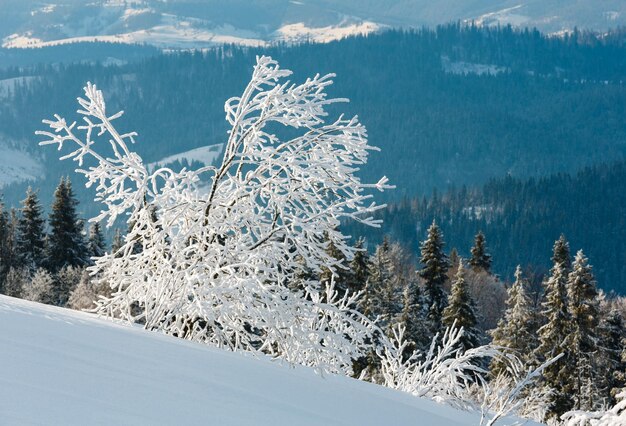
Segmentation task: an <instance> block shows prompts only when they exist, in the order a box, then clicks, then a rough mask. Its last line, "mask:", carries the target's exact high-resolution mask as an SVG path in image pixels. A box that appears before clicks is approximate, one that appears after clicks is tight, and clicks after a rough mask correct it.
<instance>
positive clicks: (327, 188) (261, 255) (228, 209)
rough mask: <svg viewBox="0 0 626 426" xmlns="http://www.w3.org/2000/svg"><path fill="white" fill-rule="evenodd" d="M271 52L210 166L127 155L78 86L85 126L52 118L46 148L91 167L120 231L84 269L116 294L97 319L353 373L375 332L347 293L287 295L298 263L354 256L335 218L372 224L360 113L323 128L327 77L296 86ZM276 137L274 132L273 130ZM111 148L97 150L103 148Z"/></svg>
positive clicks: (108, 118)
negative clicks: (362, 174)
mask: <svg viewBox="0 0 626 426" xmlns="http://www.w3.org/2000/svg"><path fill="white" fill-rule="evenodd" d="M290 74H291V72H290V71H288V70H283V69H281V68H280V67H279V65H278V63H277V62H276V61H274V60H272V59H271V58H269V57H259V58H257V63H256V66H255V67H254V71H253V74H252V79H251V81H250V83H249V84H248V85H247V87H246V88H245V90H244V92H243V94H242V95H241V96H240V97H235V98H231V99H229V100H228V101H227V102H226V104H225V110H226V119H227V121H228V123H229V124H230V125H231V129H230V131H229V132H228V140H227V142H226V144H225V149H224V156H223V159H222V163H221V165H220V166H219V167H213V166H207V167H203V168H200V169H198V170H185V169H183V170H181V171H173V170H171V169H169V168H159V169H157V170H154V171H149V170H148V169H147V167H146V164H144V162H143V160H142V159H141V157H140V156H139V155H137V154H136V153H134V152H132V151H131V150H130V149H129V143H133V142H134V138H135V136H136V135H135V133H122V132H119V131H118V130H117V129H116V128H115V126H114V125H113V121H114V120H116V119H117V118H119V117H120V116H121V115H122V112H118V113H115V114H111V113H108V112H107V111H106V106H105V101H104V97H103V94H102V92H100V91H99V90H97V88H96V87H95V86H94V85H92V84H88V85H87V87H85V98H80V99H79V104H80V107H81V109H79V111H78V113H79V114H80V115H82V118H83V122H82V124H81V125H77V123H75V122H67V121H66V120H65V119H64V118H61V117H60V116H58V115H56V116H55V118H54V119H53V120H45V121H44V123H46V124H47V125H49V126H50V128H51V131H41V132H38V134H40V135H43V136H45V137H46V140H44V141H43V142H41V144H42V145H48V144H53V145H57V147H58V148H59V149H63V148H64V146H65V145H66V144H72V145H74V148H73V151H72V152H70V153H68V154H66V155H64V156H63V157H62V159H72V160H74V161H76V162H78V164H79V166H81V167H84V166H83V160H85V159H88V161H95V163H96V164H95V165H94V166H90V167H86V169H83V170H79V172H80V173H83V174H84V175H85V176H86V178H87V181H88V182H87V186H95V187H96V192H97V197H96V198H97V200H99V201H101V202H102V203H103V204H104V206H105V208H104V209H103V211H102V213H101V214H100V215H99V216H98V217H96V218H94V220H95V221H101V220H106V221H107V224H108V225H109V226H111V225H112V224H113V223H114V221H115V220H116V219H117V218H118V217H120V216H122V217H125V218H126V220H127V222H128V224H129V225H130V226H129V227H130V231H129V233H128V234H127V235H126V237H125V241H124V244H123V245H122V247H121V248H120V249H119V250H117V251H116V252H115V253H108V254H105V255H104V256H102V257H100V258H98V259H97V260H96V263H95V266H93V267H92V268H91V273H92V274H94V275H97V277H98V280H101V281H102V282H109V283H110V285H111V288H112V291H113V293H112V294H111V296H110V297H106V298H102V299H100V300H99V301H98V303H97V307H96V312H98V313H99V314H101V315H105V316H109V317H116V318H121V319H123V320H126V321H129V322H133V323H142V324H144V325H145V327H146V328H148V329H151V330H159V331H162V332H164V333H168V334H171V335H175V336H179V337H183V338H186V339H190V340H195V341H201V342H206V343H210V344H213V345H217V346H220V347H225V348H230V349H232V350H252V351H262V352H264V353H269V354H271V355H274V356H277V357H281V358H283V359H286V360H288V361H289V362H294V363H300V364H305V365H311V366H316V367H318V368H320V369H321V370H325V371H341V372H343V373H347V372H350V369H351V359H352V358H356V357H358V356H359V355H360V351H361V348H362V347H363V346H364V345H365V343H366V342H367V341H368V339H369V337H370V335H371V332H372V325H371V324H370V323H369V322H368V321H367V320H366V319H365V318H364V317H363V316H362V315H360V314H359V313H358V312H355V311H354V310H352V309H350V307H351V306H355V305H356V303H355V300H354V296H350V295H346V296H344V297H343V298H341V299H340V298H338V296H337V293H336V292H335V291H334V290H333V288H332V283H331V285H330V286H328V287H325V288H322V286H321V285H320V284H319V283H308V284H307V285H306V286H305V287H304V289H303V291H301V292H294V291H291V290H290V289H289V288H288V287H287V283H288V282H290V280H291V279H292V277H293V275H294V271H295V270H296V268H297V267H298V266H301V265H299V264H298V259H305V261H306V263H307V267H309V268H311V269H312V270H314V271H318V272H319V271H320V270H321V269H322V268H328V269H330V270H335V271H336V270H337V268H339V267H341V265H338V264H337V261H336V260H335V259H334V258H332V257H331V256H330V255H329V254H328V253H327V252H326V248H327V244H329V242H330V243H332V244H334V246H335V247H336V248H337V249H338V250H339V251H340V252H341V253H342V254H343V256H344V257H345V258H346V259H348V260H349V259H351V258H352V257H353V256H354V253H355V250H356V249H355V248H353V247H351V246H350V245H349V244H348V243H347V238H346V237H345V236H344V235H342V234H341V233H340V232H339V231H338V230H337V227H338V225H339V223H340V220H342V219H353V220H357V221H360V222H362V223H365V224H367V225H372V226H376V225H377V224H378V223H377V221H375V220H373V219H372V217H371V213H372V212H374V211H375V210H377V209H378V208H379V207H380V206H377V205H375V204H374V203H372V202H371V201H370V198H371V195H369V194H366V191H367V189H370V188H375V189H379V190H383V189H385V188H387V187H388V185H387V184H386V178H383V179H381V180H380V181H379V182H378V183H377V184H374V185H367V184H363V183H361V181H360V180H359V178H358V177H357V176H356V174H355V173H356V172H357V171H358V168H359V167H360V166H361V165H362V164H365V163H366V161H367V157H368V153H369V151H371V150H373V149H374V148H373V147H371V146H369V145H368V143H367V132H366V130H365V127H364V126H363V125H362V124H360V123H359V122H358V120H357V118H356V117H354V118H344V117H343V116H340V117H339V118H337V119H336V120H334V121H329V122H328V123H327V122H326V120H327V112H326V107H327V106H328V105H331V104H334V103H337V102H342V101H344V100H343V99H329V98H328V97H327V95H326V93H325V90H326V88H327V87H328V86H329V85H330V84H332V80H331V78H332V77H333V75H326V76H319V75H316V76H315V77H313V78H310V79H307V80H306V81H305V82H304V83H301V84H294V83H291V82H289V81H286V80H285V78H286V77H288V76H289V75H290ZM279 133H280V134H282V135H283V136H282V137H281V136H279ZM103 142H104V145H105V148H106V147H107V146H109V147H110V151H111V153H110V154H105V153H103V151H102V147H100V149H97V147H98V146H100V145H102V144H103Z"/></svg>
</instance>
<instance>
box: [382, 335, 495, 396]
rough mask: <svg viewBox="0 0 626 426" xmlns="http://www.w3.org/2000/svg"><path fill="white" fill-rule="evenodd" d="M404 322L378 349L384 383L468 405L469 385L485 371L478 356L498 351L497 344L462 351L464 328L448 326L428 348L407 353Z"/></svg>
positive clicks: (491, 354)
mask: <svg viewBox="0 0 626 426" xmlns="http://www.w3.org/2000/svg"><path fill="white" fill-rule="evenodd" d="M404 330H405V329H404V326H402V325H398V326H396V327H394V329H393V336H392V337H391V338H390V339H387V340H384V341H383V344H382V347H381V348H379V349H378V351H377V353H378V356H379V358H380V360H381V374H382V377H383V380H384V381H383V384H384V385H385V386H387V387H390V388H393V389H398V390H401V391H404V392H408V393H410V394H413V395H415V396H420V397H428V398H431V399H434V400H435V401H439V402H446V403H448V404H451V405H453V406H456V407H460V408H469V407H470V406H471V402H470V400H471V398H470V394H469V392H470V387H471V385H472V384H473V383H475V382H476V381H479V382H483V381H484V380H485V379H484V377H485V375H486V374H487V371H486V370H485V369H483V368H482V367H480V362H479V361H480V360H481V359H484V358H486V357H493V356H496V355H497V354H498V350H497V349H496V348H493V347H490V346H480V347H478V348H474V349H470V350H467V351H465V352H463V351H462V346H461V344H460V340H461V338H462V337H463V328H462V327H461V328H457V327H450V328H448V329H446V331H445V333H444V334H443V336H442V337H441V338H439V336H435V337H434V338H433V340H432V343H431V345H430V348H429V350H428V352H426V353H421V352H420V351H413V352H412V353H411V354H410V356H408V357H407V356H406V353H407V350H406V349H407V345H408V344H409V342H408V341H407V340H406V339H405V338H404Z"/></svg>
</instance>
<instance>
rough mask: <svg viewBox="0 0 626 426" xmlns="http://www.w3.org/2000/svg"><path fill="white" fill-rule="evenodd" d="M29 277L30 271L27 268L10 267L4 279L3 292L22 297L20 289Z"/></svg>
mask: <svg viewBox="0 0 626 426" xmlns="http://www.w3.org/2000/svg"><path fill="white" fill-rule="evenodd" d="M30 278H31V272H30V270H29V269H28V268H20V267H10V268H9V271H8V272H7V275H6V277H5V279H4V288H3V291H4V294H6V295H7V296H11V297H22V290H23V288H24V286H25V285H26V283H27V282H28V281H30Z"/></svg>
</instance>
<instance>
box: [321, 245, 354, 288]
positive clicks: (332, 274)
mask: <svg viewBox="0 0 626 426" xmlns="http://www.w3.org/2000/svg"><path fill="white" fill-rule="evenodd" d="M325 238H326V240H327V241H328V247H327V248H326V254H328V255H329V256H330V257H331V258H332V259H334V262H335V265H336V266H335V267H334V271H331V270H330V269H329V268H326V267H323V268H322V272H321V274H320V282H321V283H322V284H323V285H329V284H330V283H331V280H332V282H333V284H334V288H335V290H336V291H338V292H339V295H340V296H343V295H344V294H345V292H346V289H347V286H348V281H349V271H348V270H347V269H346V268H347V267H348V265H347V264H346V257H345V256H344V255H343V253H342V252H341V251H340V250H339V249H337V247H336V246H335V244H333V242H332V241H330V239H329V238H328V236H327V235H325Z"/></svg>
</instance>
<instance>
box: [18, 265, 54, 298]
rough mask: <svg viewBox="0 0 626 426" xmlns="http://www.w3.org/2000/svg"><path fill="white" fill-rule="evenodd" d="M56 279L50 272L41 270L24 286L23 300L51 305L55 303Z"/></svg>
mask: <svg viewBox="0 0 626 426" xmlns="http://www.w3.org/2000/svg"><path fill="white" fill-rule="evenodd" d="M53 288H54V279H53V278H52V275H51V274H50V272H48V271H46V270H45V269H44V268H39V269H37V271H36V272H35V275H33V278H32V279H30V280H28V281H26V282H25V283H24V284H23V286H22V299H26V300H30V301H33V302H39V303H46V304H51V303H52V301H53Z"/></svg>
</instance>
